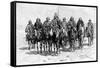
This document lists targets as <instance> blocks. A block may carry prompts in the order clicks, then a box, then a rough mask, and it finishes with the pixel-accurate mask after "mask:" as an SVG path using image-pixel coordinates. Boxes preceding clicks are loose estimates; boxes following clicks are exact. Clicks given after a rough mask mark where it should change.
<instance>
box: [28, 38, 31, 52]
mask: <svg viewBox="0 0 100 68" xmlns="http://www.w3.org/2000/svg"><path fill="white" fill-rule="evenodd" d="M28 45H29V47H28V50H30V49H31V44H30V40H29V41H28Z"/></svg>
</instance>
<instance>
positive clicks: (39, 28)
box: [34, 18, 42, 51]
mask: <svg viewBox="0 0 100 68" xmlns="http://www.w3.org/2000/svg"><path fill="white" fill-rule="evenodd" d="M34 26H35V34H36V35H35V36H36V43H37V51H38V50H39V47H40V49H41V46H42V42H41V40H42V23H41V20H40V18H37V19H36V22H35V24H34ZM38 42H40V46H39V45H38Z"/></svg>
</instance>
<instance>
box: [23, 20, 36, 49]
mask: <svg viewBox="0 0 100 68" xmlns="http://www.w3.org/2000/svg"><path fill="white" fill-rule="evenodd" d="M33 29H34V25H33V24H32V21H31V20H29V22H28V24H27V26H26V29H25V32H26V41H28V44H29V48H28V49H29V50H30V48H31V44H32V40H33Z"/></svg>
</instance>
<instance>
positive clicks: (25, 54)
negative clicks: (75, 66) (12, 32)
mask: <svg viewBox="0 0 100 68" xmlns="http://www.w3.org/2000/svg"><path fill="white" fill-rule="evenodd" d="M96 12H97V8H96V7H92V6H91V7H88V6H81V5H80V6H78V5H76V6H75V5H74V6H73V5H68V6H67V5H58V4H44V3H43V4H42V3H20V2H19V3H16V65H35V64H53V63H54V64H55V63H71V62H72V63H73V62H84V61H97V34H96V30H97V28H96V24H97V19H96V18H97V17H96V14H97V13H96Z"/></svg>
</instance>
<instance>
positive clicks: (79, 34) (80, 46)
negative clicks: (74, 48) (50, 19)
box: [76, 17, 85, 48]
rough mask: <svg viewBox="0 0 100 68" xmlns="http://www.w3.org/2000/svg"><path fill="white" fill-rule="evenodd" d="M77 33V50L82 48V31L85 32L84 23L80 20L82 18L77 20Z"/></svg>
mask: <svg viewBox="0 0 100 68" xmlns="http://www.w3.org/2000/svg"><path fill="white" fill-rule="evenodd" d="M76 27H77V32H78V35H77V37H78V41H79V48H82V46H83V39H84V35H85V34H84V33H85V32H84V30H85V28H84V22H83V20H82V18H81V17H80V18H79V20H78V22H77V26H76Z"/></svg>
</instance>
